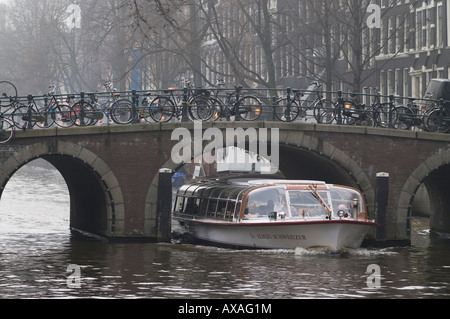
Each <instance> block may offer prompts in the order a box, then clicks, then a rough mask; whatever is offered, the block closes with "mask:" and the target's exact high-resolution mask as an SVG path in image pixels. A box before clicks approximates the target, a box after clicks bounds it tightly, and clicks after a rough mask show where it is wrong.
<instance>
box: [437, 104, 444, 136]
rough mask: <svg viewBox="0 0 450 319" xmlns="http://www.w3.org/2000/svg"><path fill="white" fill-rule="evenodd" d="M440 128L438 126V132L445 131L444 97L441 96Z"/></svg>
mask: <svg viewBox="0 0 450 319" xmlns="http://www.w3.org/2000/svg"><path fill="white" fill-rule="evenodd" d="M439 110H440V112H439V128H438V133H441V132H443V126H442V125H443V124H444V99H443V98H441V99H440V100H439Z"/></svg>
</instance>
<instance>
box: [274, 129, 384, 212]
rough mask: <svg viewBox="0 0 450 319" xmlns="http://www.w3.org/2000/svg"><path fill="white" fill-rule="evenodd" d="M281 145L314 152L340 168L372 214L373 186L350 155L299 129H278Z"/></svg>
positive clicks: (373, 201)
mask: <svg viewBox="0 0 450 319" xmlns="http://www.w3.org/2000/svg"><path fill="white" fill-rule="evenodd" d="M283 145H285V146H289V147H294V148H297V149H299V150H303V151H307V152H311V153H314V154H315V155H317V156H318V157H319V158H322V159H324V160H325V161H327V162H328V163H329V164H330V165H332V166H334V167H336V169H338V170H340V171H341V174H343V175H347V176H348V179H349V180H351V181H352V182H353V185H348V186H353V187H355V188H358V189H359V190H360V191H361V192H362V193H363V194H364V196H365V198H366V202H367V205H368V209H369V214H370V215H371V216H372V215H373V214H374V203H375V190H374V187H373V185H372V183H371V182H370V179H369V177H368V175H367V174H366V172H365V171H364V170H363V168H361V165H360V164H358V163H357V162H356V161H355V160H354V159H353V158H352V157H351V156H350V155H348V154H347V153H346V152H344V151H342V150H340V149H338V148H336V147H335V146H333V145H331V144H330V143H328V142H326V141H324V140H323V139H321V138H316V137H313V136H311V135H309V134H307V133H305V132H301V131H294V132H293V131H280V146H283Z"/></svg>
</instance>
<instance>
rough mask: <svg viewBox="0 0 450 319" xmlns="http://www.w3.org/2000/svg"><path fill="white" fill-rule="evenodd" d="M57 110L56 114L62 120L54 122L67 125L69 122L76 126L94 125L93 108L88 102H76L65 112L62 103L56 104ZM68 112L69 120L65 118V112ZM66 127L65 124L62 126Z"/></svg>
mask: <svg viewBox="0 0 450 319" xmlns="http://www.w3.org/2000/svg"><path fill="white" fill-rule="evenodd" d="M58 108H59V110H57V114H60V119H61V120H64V121H56V124H57V125H59V123H60V124H63V125H68V123H69V122H70V123H71V125H76V126H89V125H94V124H95V123H96V122H97V121H96V120H95V117H94V115H95V108H94V107H93V106H92V105H91V104H90V103H88V102H77V103H75V104H74V105H72V107H71V108H70V110H69V111H68V112H67V110H66V109H65V107H63V104H61V105H58ZM67 113H69V119H70V121H67V120H66V114H67ZM64 127H67V126H64Z"/></svg>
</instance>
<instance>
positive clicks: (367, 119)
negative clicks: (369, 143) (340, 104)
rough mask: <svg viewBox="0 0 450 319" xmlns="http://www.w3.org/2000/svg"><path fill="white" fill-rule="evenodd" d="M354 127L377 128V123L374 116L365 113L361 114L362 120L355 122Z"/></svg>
mask: <svg viewBox="0 0 450 319" xmlns="http://www.w3.org/2000/svg"><path fill="white" fill-rule="evenodd" d="M354 125H357V126H369V127H375V126H376V122H375V119H374V118H373V116H372V115H371V114H370V113H369V112H367V111H365V112H364V113H362V114H361V116H360V118H358V119H357V120H356V121H355V123H354Z"/></svg>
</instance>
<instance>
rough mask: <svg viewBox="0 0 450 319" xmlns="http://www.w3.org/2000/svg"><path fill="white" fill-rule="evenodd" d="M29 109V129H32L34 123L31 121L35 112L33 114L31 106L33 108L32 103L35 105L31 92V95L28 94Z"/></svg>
mask: <svg viewBox="0 0 450 319" xmlns="http://www.w3.org/2000/svg"><path fill="white" fill-rule="evenodd" d="M27 98H28V110H27V117H26V118H27V122H28V123H27V127H26V128H27V129H32V128H33V124H32V122H31V120H32V116H33V114H31V108H32V105H33V98H34V97H33V96H32V95H31V94H30V95H28V97H27Z"/></svg>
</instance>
